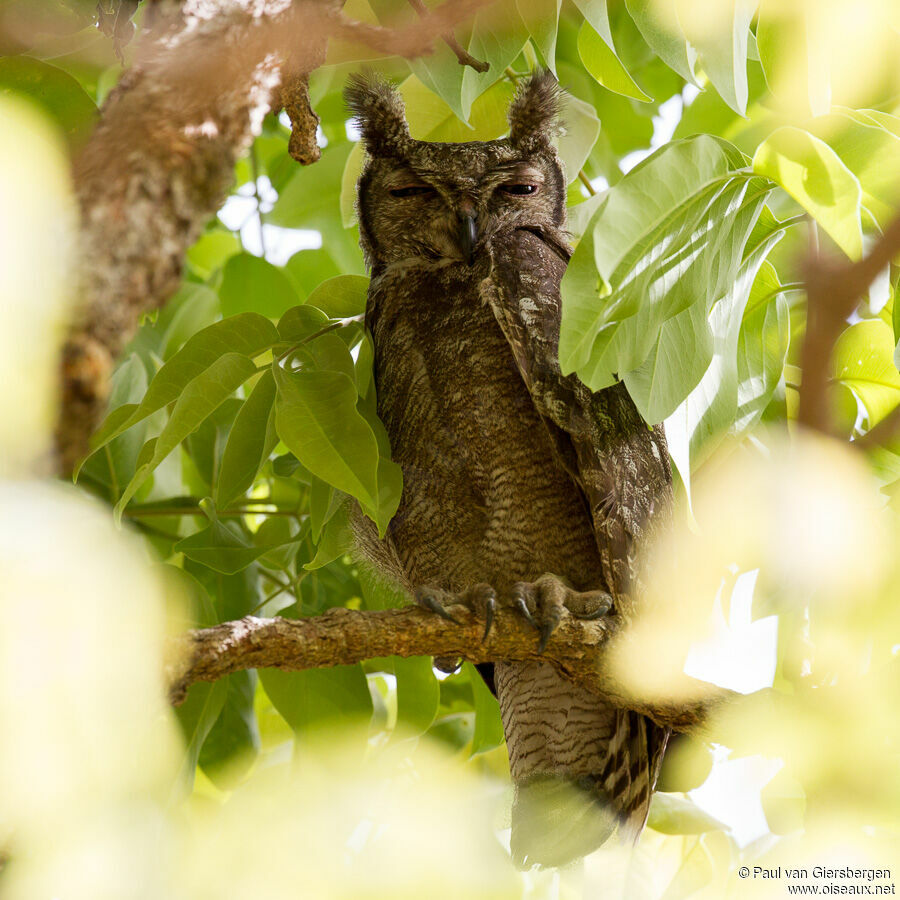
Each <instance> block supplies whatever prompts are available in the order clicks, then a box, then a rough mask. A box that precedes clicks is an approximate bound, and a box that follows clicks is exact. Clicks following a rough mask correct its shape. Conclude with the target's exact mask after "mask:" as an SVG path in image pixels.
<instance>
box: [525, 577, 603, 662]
mask: <svg viewBox="0 0 900 900" xmlns="http://www.w3.org/2000/svg"><path fill="white" fill-rule="evenodd" d="M512 602H513V606H514V607H515V608H516V609H517V610H518V611H519V612H520V613H521V614H522V616H523V617H524V618H525V619H526V621H528V622H529V623H530V624H531V625H533V626H534V627H535V628H536V629H537V630H538V632H539V633H540V640H539V642H538V653H543V652H544V648H545V647H546V646H547V642H548V641H549V640H550V637H551V636H552V634H553V632H554V631H556V629H557V627H558V626H559V623H560V622H561V621H562V617H563V615H564V614H565V613H566V612H568V613H569V615H571V616H574V617H575V618H576V619H601V618H603V617H604V616H606V615H608V614H609V611H610V610H611V609H612V605H613V598H612V596H610V595H609V594H607V593H606V591H576V590H574V589H572V588H570V587H569V586H568V585H567V584H566V583H565V582H564V581H563V580H562V579H561V578H559V577H557V576H556V575H541V577H540V578H538V580H537V581H531V582H529V581H519V582H517V583H516V584H514V585H513V589H512Z"/></svg>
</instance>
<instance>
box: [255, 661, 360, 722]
mask: <svg viewBox="0 0 900 900" xmlns="http://www.w3.org/2000/svg"><path fill="white" fill-rule="evenodd" d="M259 677H260V680H261V681H262V684H263V688H264V689H265V691H266V693H267V694H268V695H269V699H270V700H271V701H272V705H273V706H274V707H275V709H277V710H278V712H280V713H281V715H282V716H283V717H284V719H285V721H286V722H287V723H288V725H290V726H291V728H293V729H294V731H295V732H298V733H300V734H307V733H309V732H311V731H313V730H316V729H323V730H324V729H326V728H327V729H329V730H335V729H338V728H340V727H342V726H344V727H346V726H351V725H358V724H360V723H362V722H365V721H366V720H367V719H368V718H369V717H370V716H371V715H372V696H371V694H370V693H369V683H368V681H367V680H366V675H365V672H363V668H362V666H361V665H355V666H334V667H333V668H331V669H307V670H306V671H304V672H282V671H280V670H278V669H260V671H259Z"/></svg>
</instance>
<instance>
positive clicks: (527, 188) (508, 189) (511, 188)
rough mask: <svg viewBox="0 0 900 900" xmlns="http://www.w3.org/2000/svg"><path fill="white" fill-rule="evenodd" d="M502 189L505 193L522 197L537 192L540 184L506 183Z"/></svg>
mask: <svg viewBox="0 0 900 900" xmlns="http://www.w3.org/2000/svg"><path fill="white" fill-rule="evenodd" d="M500 190H501V191H503V193H504V194H514V195H515V196H517V197H522V196H525V195H526V194H536V193H537V192H538V186H537V185H536V184H504V185H503V186H502V187H501V188H500Z"/></svg>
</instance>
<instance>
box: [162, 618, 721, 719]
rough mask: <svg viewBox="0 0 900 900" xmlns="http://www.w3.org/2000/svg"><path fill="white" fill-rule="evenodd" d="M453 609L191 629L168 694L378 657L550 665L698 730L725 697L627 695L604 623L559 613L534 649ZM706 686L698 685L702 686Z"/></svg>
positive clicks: (172, 664) (179, 643)
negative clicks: (257, 671) (610, 663)
mask: <svg viewBox="0 0 900 900" xmlns="http://www.w3.org/2000/svg"><path fill="white" fill-rule="evenodd" d="M452 611H453V615H454V616H455V617H456V618H457V619H458V620H459V622H460V623H461V624H458V625H457V624H455V623H453V622H448V621H446V620H445V619H442V618H441V617H440V616H436V615H434V614H432V613H429V612H426V611H425V610H422V609H419V608H418V607H414V606H410V607H404V608H402V609H389V610H382V611H371V612H357V611H354V610H348V609H344V608H342V607H339V608H335V609H332V610H330V611H329V612H327V613H325V614H324V615H321V616H314V617H312V618H307V619H283V618H274V619H261V618H257V617H255V616H246V617H245V618H243V619H240V620H238V621H234V622H224V623H223V624H221V625H215V626H213V627H212V628H204V629H200V630H197V631H192V632H190V633H188V634H187V635H185V636H184V637H181V638H177V639H175V640H174V641H173V643H172V647H171V656H170V659H169V662H168V665H167V673H166V674H167V681H168V683H169V685H170V698H171V699H172V702H173V703H176V704H177V703H181V702H182V701H183V700H184V698H185V695H186V693H187V689H188V688H189V687H190V685H191V684H193V683H194V682H196V681H215V680H217V679H219V678H222V677H224V676H225V675H229V674H230V673H232V672H237V671H239V670H241V669H251V668H267V667H268V668H278V669H283V670H285V671H300V670H303V669H312V668H322V667H328V666H340V665H348V664H353V663H358V662H362V661H364V660H367V659H373V658H375V657H381V656H442V657H450V658H453V657H459V658H462V659H466V660H468V661H470V662H473V663H483V662H493V661H496V660H505V661H515V662H524V661H543V662H549V663H552V664H553V665H555V666H557V667H558V668H559V669H560V671H561V672H563V673H564V674H565V675H566V676H568V677H569V678H571V679H573V680H574V681H577V682H578V683H580V684H584V685H585V686H586V687H588V688H589V689H591V690H593V691H596V692H597V693H598V694H599V695H602V696H603V697H604V699H605V700H607V701H611V702H613V703H615V704H617V705H619V706H622V707H623V708H627V709H633V710H635V711H636V712H639V713H641V714H643V715H645V716H648V717H649V718H651V719H653V721H655V722H657V723H658V724H660V725H663V726H669V727H672V728H674V729H676V730H677V731H694V730H698V729H702V727H703V724H704V722H705V720H706V717H707V715H708V714H709V712H710V711H711V710H712V708H714V707H716V706H718V705H719V704H720V703H722V702H723V700H725V699H727V698H728V697H729V696H732V695H731V694H730V692H728V691H723V690H721V689H718V688H710V690H711V691H712V693H711V694H710V693H705V694H704V693H699V694H698V695H699V696H705V697H706V699H704V700H702V701H695V702H694V703H692V704H687V703H683V702H678V703H675V702H664V701H660V700H654V699H647V698H639V697H636V696H634V694H633V693H632V692H631V691H630V690H629V689H628V688H627V686H625V685H624V684H623V683H622V681H621V679H618V678H616V676H615V675H613V674H612V673H611V672H610V671H608V669H607V667H606V666H605V664H604V656H605V654H604V649H605V646H606V643H607V641H608V640H609V638H610V637H611V636H612V634H613V631H612V629H611V628H610V627H609V625H608V624H606V623H603V622H588V621H582V620H579V619H575V618H573V617H571V616H564V617H563V619H562V621H561V623H560V625H559V628H558V629H557V630H556V632H555V633H554V634H553V636H552V637H551V639H550V642H549V643H548V645H547V648H546V650H545V651H544V653H543V654H539V653H538V649H537V643H538V642H537V634H536V632H535V630H534V629H533V628H532V627H531V626H530V625H528V624H527V623H525V622H524V621H523V619H522V618H521V617H520V616H518V615H517V614H515V613H513V612H511V611H508V610H500V611H498V613H497V615H496V617H495V622H494V627H493V629H492V631H491V634H490V636H489V637H488V639H487V641H482V632H483V630H484V623H483V622H482V621H479V620H478V619H477V618H476V617H475V616H473V615H472V613H470V612H469V611H468V610H467V609H465V608H464V607H461V606H458V607H454V608H453V610H452ZM697 684H699V682H697ZM707 687H709V686H707V685H703V689H704V690H705V689H706V688H707Z"/></svg>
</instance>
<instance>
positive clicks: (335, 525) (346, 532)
mask: <svg viewBox="0 0 900 900" xmlns="http://www.w3.org/2000/svg"><path fill="white" fill-rule="evenodd" d="M352 546H353V535H352V533H351V531H350V521H349V517H348V511H347V506H346V504H344V505H343V506H341V507H339V508H338V509H337V510H335V512H334V514H333V515H332V517H331V518H330V519H329V520H328V522H327V523H326V524H325V527H324V528H323V530H322V536H321V538H320V539H319V543H318V545H317V546H316V555H315V556H314V557H313V558H312V559H311V560H310V561H309V562H308V563H306V564H305V565H304V566H303V568H304V569H306V571H307V572H312V571H315V570H316V569H321V568H322V567H323V566H327V565H328V564H329V563H332V562H334V561H335V560H336V559H340V558H341V557H342V556H343V555H344V554H345V553H347V551H348V550H350V548H351V547H352Z"/></svg>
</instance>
